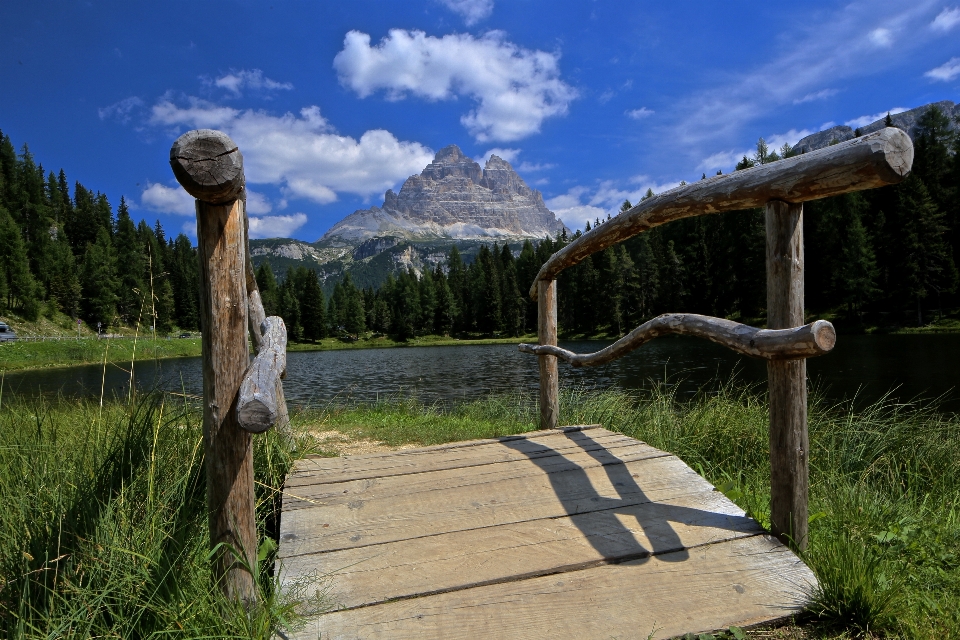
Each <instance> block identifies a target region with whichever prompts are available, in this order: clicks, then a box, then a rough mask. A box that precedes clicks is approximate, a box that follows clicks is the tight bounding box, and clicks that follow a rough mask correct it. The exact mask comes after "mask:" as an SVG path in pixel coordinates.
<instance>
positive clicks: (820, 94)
mask: <svg viewBox="0 0 960 640" xmlns="http://www.w3.org/2000/svg"><path fill="white" fill-rule="evenodd" d="M837 93H839V92H838V91H837V90H836V89H821V90H820V91H814V92H813V93H808V94H807V95H805V96H803V97H802V98H797V99H796V100H794V101H793V104H804V103H805V102H813V101H815V100H826V99H827V98H829V97H831V96H835V95H837Z"/></svg>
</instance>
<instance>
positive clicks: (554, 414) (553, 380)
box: [537, 280, 560, 429]
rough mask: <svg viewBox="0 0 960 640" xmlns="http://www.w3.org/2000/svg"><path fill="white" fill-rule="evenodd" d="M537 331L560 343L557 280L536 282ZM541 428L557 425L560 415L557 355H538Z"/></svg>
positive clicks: (543, 337) (547, 341) (542, 341)
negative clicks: (558, 339) (558, 340)
mask: <svg viewBox="0 0 960 640" xmlns="http://www.w3.org/2000/svg"><path fill="white" fill-rule="evenodd" d="M537 334H538V336H539V338H540V344H547V345H553V346H556V344H557V281H556V280H540V281H538V282H537ZM538 360H539V361H540V428H541V429H556V428H557V425H558V422H559V419H560V377H559V373H558V371H557V357H556V356H539V357H538Z"/></svg>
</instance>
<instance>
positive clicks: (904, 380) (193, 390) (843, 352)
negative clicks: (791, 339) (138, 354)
mask: <svg viewBox="0 0 960 640" xmlns="http://www.w3.org/2000/svg"><path fill="white" fill-rule="evenodd" d="M607 344H609V343H608V342H600V341H583V342H561V345H562V346H564V347H565V348H567V349H570V350H573V351H577V352H589V351H596V350H597V349H600V348H602V347H603V346H606V345H607ZM287 359H288V367H287V368H288V371H287V378H286V380H285V381H284V385H283V386H284V391H285V393H286V397H287V401H288V403H290V404H291V405H301V406H306V405H310V406H319V405H323V404H325V403H329V402H373V401H376V400H377V399H378V398H384V397H389V396H393V395H396V394H404V395H407V394H413V395H416V396H417V397H418V398H419V399H420V400H422V401H424V402H434V401H437V400H440V401H444V402H461V401H469V400H473V399H476V398H479V397H482V396H484V395H487V394H491V393H505V392H515V391H517V390H523V391H525V392H528V393H530V394H534V395H535V394H536V390H537V361H536V357H535V356H531V355H527V354H522V353H520V352H518V351H517V347H516V345H470V344H464V345H462V346H461V345H457V346H446V347H415V348H391V349H351V350H343V351H310V352H302V351H301V352H293V353H290V354H288V356H287ZM958 362H960V334H939V335H938V334H926V335H874V336H866V335H853V336H844V335H842V336H839V339H838V340H837V347H836V348H835V349H834V351H833V352H832V353H830V354H827V355H825V356H822V357H819V358H812V359H810V360H809V361H808V372H809V376H810V379H811V383H812V385H813V386H814V387H815V388H817V389H819V390H820V392H821V393H823V394H824V395H826V396H827V397H828V398H829V399H831V400H840V399H843V398H850V397H857V398H858V399H859V400H860V401H861V402H870V401H873V400H876V399H877V398H879V397H881V396H882V395H884V394H885V393H887V392H892V394H893V396H894V397H896V398H897V399H899V400H901V401H908V400H911V399H913V398H915V397H917V396H925V397H933V396H941V395H948V397H947V398H946V399H945V400H944V402H943V404H942V408H943V409H945V410H947V411H953V412H960V400H958V399H957V397H956V394H954V393H952V392H953V390H954V388H955V387H956V385H957V380H958V375H957V373H956V372H957V368H958V367H957V364H958ZM0 366H2V365H0ZM731 375H735V376H737V378H738V379H739V380H741V381H744V382H748V383H757V384H762V383H764V382H765V381H766V364H765V363H764V362H763V361H760V360H754V359H752V358H746V357H742V356H738V355H736V354H734V353H732V352H730V351H728V350H727V349H725V348H723V347H720V346H718V345H715V344H713V343H711V342H708V341H705V340H698V339H696V338H688V337H665V338H659V339H657V340H654V341H653V342H650V343H647V344H646V345H644V346H643V347H641V348H640V349H638V350H637V351H635V352H633V353H632V354H630V355H628V356H626V357H624V358H622V359H621V360H618V361H616V362H613V363H610V364H607V365H604V366H601V367H596V368H583V369H574V368H572V367H570V366H569V365H565V364H564V363H562V362H561V363H560V382H561V385H563V386H571V385H580V386H585V387H588V388H591V387H595V388H607V387H610V386H613V385H617V386H620V387H622V388H625V389H639V388H644V387H649V386H650V385H651V383H652V381H664V380H667V381H669V382H672V383H676V384H677V385H678V390H679V393H680V394H681V395H685V396H690V395H692V394H694V393H696V392H697V390H698V389H700V388H702V387H704V386H709V385H711V384H714V383H715V381H716V380H718V379H719V380H726V379H729V378H730V377H731ZM135 376H136V380H137V382H138V386H140V387H150V386H153V385H159V386H160V387H162V388H164V389H167V390H171V391H180V390H182V391H183V392H185V393H187V394H192V395H200V393H201V390H202V385H201V371H200V360H199V358H175V359H168V360H160V361H141V362H138V363H137V364H136V367H135ZM102 383H105V384H102ZM128 384H129V374H128V373H127V372H126V371H125V370H124V369H123V368H121V367H120V366H117V365H108V366H107V369H106V371H104V369H103V367H102V366H100V365H85V366H79V367H71V368H64V369H45V370H40V371H25V372H15V373H8V374H6V376H5V380H4V393H10V392H15V393H19V394H23V395H28V396H36V395H38V394H56V393H63V394H65V395H69V396H89V397H95V398H99V397H100V393H101V387H102V386H103V388H104V389H105V392H106V395H107V397H110V396H112V395H115V394H121V395H122V394H125V393H126V389H127V388H128Z"/></svg>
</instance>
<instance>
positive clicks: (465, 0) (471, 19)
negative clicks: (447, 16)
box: [438, 0, 493, 27]
mask: <svg viewBox="0 0 960 640" xmlns="http://www.w3.org/2000/svg"><path fill="white" fill-rule="evenodd" d="M438 1H439V2H440V4H442V5H443V6H445V7H446V8H447V9H450V11H453V12H454V13H457V14H459V15H460V17H461V18H463V22H464V23H465V24H466V25H467V26H468V27H472V26H473V25H475V24H476V23H478V22H480V21H481V20H483V19H485V18H489V17H490V14H491V13H493V0H438Z"/></svg>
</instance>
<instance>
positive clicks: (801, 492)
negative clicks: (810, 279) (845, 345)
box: [766, 202, 810, 549]
mask: <svg viewBox="0 0 960 640" xmlns="http://www.w3.org/2000/svg"><path fill="white" fill-rule="evenodd" d="M766 227H767V326H768V327H770V328H772V329H782V328H786V327H794V326H797V325H798V324H803V262H804V261H803V205H802V204H787V203H786V202H770V203H768V204H767V210H766ZM767 380H768V383H767V384H768V396H769V405H770V529H771V531H772V532H773V533H774V535H776V536H778V537H779V538H780V539H781V540H782V541H783V542H785V543H787V544H791V545H796V546H797V548H799V549H806V548H807V529H808V525H807V517H808V516H807V513H808V507H807V492H808V490H809V472H808V469H807V464H808V460H807V452H808V451H809V450H810V444H809V438H808V436H807V363H806V361H805V360H788V361H783V362H773V361H771V362H768V363H767Z"/></svg>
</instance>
